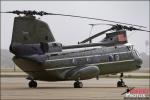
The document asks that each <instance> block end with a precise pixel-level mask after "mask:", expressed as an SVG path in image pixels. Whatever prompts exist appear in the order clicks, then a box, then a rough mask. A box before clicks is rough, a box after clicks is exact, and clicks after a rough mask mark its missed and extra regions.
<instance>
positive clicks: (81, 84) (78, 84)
mask: <svg viewBox="0 0 150 100" xmlns="http://www.w3.org/2000/svg"><path fill="white" fill-rule="evenodd" d="M82 87H83V83H82V82H79V81H76V82H74V88H82Z"/></svg>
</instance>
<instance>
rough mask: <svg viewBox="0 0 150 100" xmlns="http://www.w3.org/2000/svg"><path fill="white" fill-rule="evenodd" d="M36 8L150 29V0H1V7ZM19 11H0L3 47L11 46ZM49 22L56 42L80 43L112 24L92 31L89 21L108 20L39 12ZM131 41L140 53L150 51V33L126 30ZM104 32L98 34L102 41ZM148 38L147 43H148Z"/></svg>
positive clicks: (42, 18)
mask: <svg viewBox="0 0 150 100" xmlns="http://www.w3.org/2000/svg"><path fill="white" fill-rule="evenodd" d="M12 10H37V11H45V12H49V13H60V14H70V15H71V14H72V15H77V16H85V17H94V18H101V19H106V20H113V21H120V22H125V23H131V24H138V25H142V26H146V27H147V28H145V29H146V30H149V12H150V11H149V1H1V11H12ZM16 16H17V15H13V14H1V48H2V49H8V48H9V45H10V42H11V36H12V30H13V19H14V17H16ZM36 17H37V18H38V19H40V20H43V21H45V22H47V23H48V25H49V27H50V29H51V31H52V33H53V35H54V37H55V39H56V41H57V42H61V43H62V44H63V45H71V44H77V43H78V41H79V42H80V41H82V40H84V39H85V38H88V37H89V36H91V35H93V34H96V33H98V32H100V31H103V30H105V29H108V28H110V26H107V25H99V26H95V27H94V28H93V30H92V33H91V34H90V29H91V26H89V24H97V23H105V24H114V23H108V22H103V21H96V20H87V19H80V18H71V17H62V16H42V17H41V16H36ZM127 36H128V42H129V43H131V44H133V45H135V48H136V49H137V50H138V51H139V52H140V53H141V52H146V53H147V54H149V33H148V32H141V31H132V32H127ZM104 37H105V35H103V36H101V37H98V38H96V39H95V40H94V41H93V42H99V41H100V40H101V39H102V38H104ZM146 42H147V43H148V45H147V46H146Z"/></svg>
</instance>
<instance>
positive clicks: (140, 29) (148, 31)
mask: <svg viewBox="0 0 150 100" xmlns="http://www.w3.org/2000/svg"><path fill="white" fill-rule="evenodd" d="M135 30H138V31H144V32H150V31H148V30H143V29H137V28H136V29H135Z"/></svg>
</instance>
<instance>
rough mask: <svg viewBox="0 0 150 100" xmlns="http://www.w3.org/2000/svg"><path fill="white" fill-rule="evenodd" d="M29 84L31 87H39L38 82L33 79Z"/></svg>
mask: <svg viewBox="0 0 150 100" xmlns="http://www.w3.org/2000/svg"><path fill="white" fill-rule="evenodd" d="M28 85H29V87H30V88H36V87H37V82H36V81H33V80H32V81H30V82H29V84H28Z"/></svg>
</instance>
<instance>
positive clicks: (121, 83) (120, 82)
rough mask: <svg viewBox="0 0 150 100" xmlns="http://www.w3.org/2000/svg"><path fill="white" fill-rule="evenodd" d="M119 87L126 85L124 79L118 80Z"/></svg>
mask: <svg viewBox="0 0 150 100" xmlns="http://www.w3.org/2000/svg"><path fill="white" fill-rule="evenodd" d="M117 87H126V85H125V83H124V82H122V81H118V82H117Z"/></svg>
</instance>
